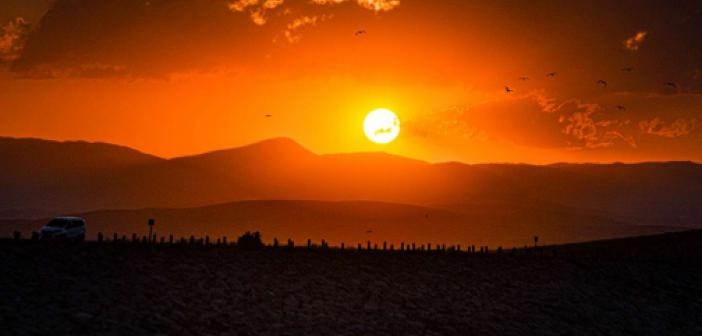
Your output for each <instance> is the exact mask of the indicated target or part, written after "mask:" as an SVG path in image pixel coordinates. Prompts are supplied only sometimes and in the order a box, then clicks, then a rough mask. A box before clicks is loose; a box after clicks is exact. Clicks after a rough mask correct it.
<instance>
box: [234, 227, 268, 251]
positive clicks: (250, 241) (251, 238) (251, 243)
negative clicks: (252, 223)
mask: <svg viewBox="0 0 702 336" xmlns="http://www.w3.org/2000/svg"><path fill="white" fill-rule="evenodd" d="M236 245H237V247H238V248H239V249H242V250H247V251H253V250H260V249H262V248H263V242H261V234H260V233H258V231H256V232H254V233H251V232H248V231H247V232H246V233H244V234H243V235H241V237H239V239H237V240H236Z"/></svg>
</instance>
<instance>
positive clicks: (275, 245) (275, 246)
mask: <svg viewBox="0 0 702 336" xmlns="http://www.w3.org/2000/svg"><path fill="white" fill-rule="evenodd" d="M273 247H274V248H278V238H273Z"/></svg>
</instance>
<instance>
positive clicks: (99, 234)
mask: <svg viewBox="0 0 702 336" xmlns="http://www.w3.org/2000/svg"><path fill="white" fill-rule="evenodd" d="M97 241H98V243H102V232H98V234H97Z"/></svg>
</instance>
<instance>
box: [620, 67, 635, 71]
mask: <svg viewBox="0 0 702 336" xmlns="http://www.w3.org/2000/svg"><path fill="white" fill-rule="evenodd" d="M622 71H624V72H632V71H634V68H632V67H624V68H622Z"/></svg>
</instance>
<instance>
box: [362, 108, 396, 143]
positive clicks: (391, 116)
mask: <svg viewBox="0 0 702 336" xmlns="http://www.w3.org/2000/svg"><path fill="white" fill-rule="evenodd" d="M363 132H365V133H366V137H368V139H370V141H373V142H375V143H378V144H386V143H390V142H392V141H393V140H395V138H397V136H398V135H399V134H400V119H398V118H397V115H396V114H395V113H393V112H392V111H390V110H388V109H384V108H379V109H375V110H373V111H371V112H369V113H368V115H367V116H366V119H365V120H364V121H363Z"/></svg>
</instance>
